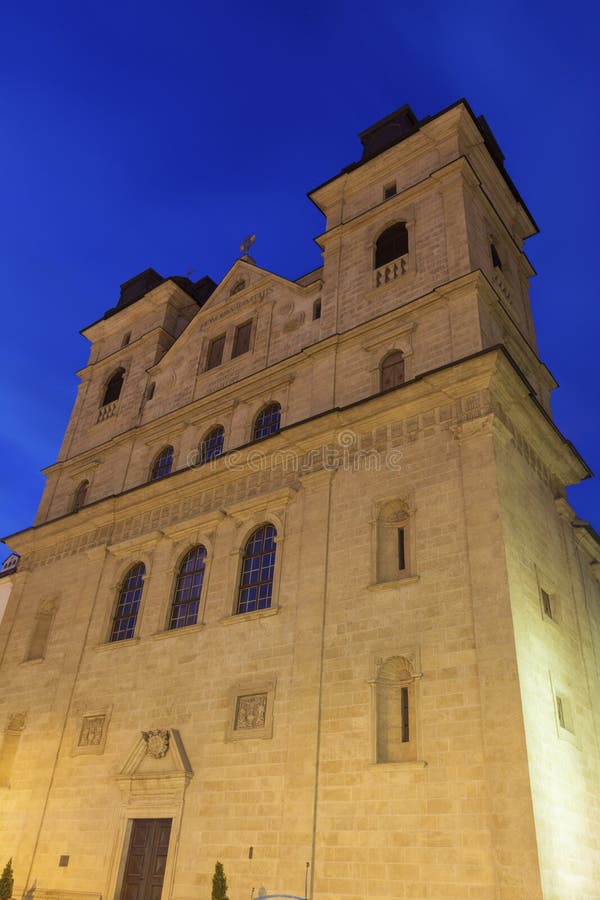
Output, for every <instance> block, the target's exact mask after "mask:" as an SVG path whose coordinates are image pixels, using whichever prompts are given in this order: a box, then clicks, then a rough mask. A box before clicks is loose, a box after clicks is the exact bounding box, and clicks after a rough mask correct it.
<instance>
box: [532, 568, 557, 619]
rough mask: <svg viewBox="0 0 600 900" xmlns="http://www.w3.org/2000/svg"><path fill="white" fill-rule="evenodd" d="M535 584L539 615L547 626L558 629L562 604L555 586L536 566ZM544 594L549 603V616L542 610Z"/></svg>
mask: <svg viewBox="0 0 600 900" xmlns="http://www.w3.org/2000/svg"><path fill="white" fill-rule="evenodd" d="M536 582H537V596H538V603H539V607H540V615H541V618H542V620H543V621H544V622H546V623H547V624H548V625H552V626H554V627H555V628H560V627H561V625H562V615H561V613H562V608H561V607H562V604H561V599H560V595H559V592H558V591H557V590H556V586H555V584H554V582H553V581H552V579H550V578H548V577H547V575H546V574H545V572H543V571H540V570H539V569H538V568H537V566H536ZM542 592H545V593H546V594H547V596H548V598H549V601H550V610H551V613H552V614H551V615H548V613H547V612H546V610H545V608H544V597H543V593H542Z"/></svg>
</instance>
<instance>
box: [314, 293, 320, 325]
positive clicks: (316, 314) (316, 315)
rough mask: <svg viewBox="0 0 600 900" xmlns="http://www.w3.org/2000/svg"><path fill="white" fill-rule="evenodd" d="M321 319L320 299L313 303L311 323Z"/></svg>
mask: <svg viewBox="0 0 600 900" xmlns="http://www.w3.org/2000/svg"><path fill="white" fill-rule="evenodd" d="M320 318H321V298H319V299H318V300H315V302H314V303H313V321H314V320H315V319H320Z"/></svg>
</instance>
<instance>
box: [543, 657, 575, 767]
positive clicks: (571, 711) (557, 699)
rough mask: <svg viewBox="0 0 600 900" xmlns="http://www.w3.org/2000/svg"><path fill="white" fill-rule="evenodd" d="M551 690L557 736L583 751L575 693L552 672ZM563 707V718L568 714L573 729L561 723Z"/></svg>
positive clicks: (550, 675) (550, 673)
mask: <svg viewBox="0 0 600 900" xmlns="http://www.w3.org/2000/svg"><path fill="white" fill-rule="evenodd" d="M549 678H550V690H551V693H552V707H553V713H554V724H555V727H556V735H557V737H558V739H559V740H561V741H566V742H567V743H568V744H572V745H573V746H574V747H576V748H577V749H578V750H580V749H581V744H580V738H579V734H578V728H577V717H576V715H575V702H574V698H573V692H572V690H571V689H570V687H569V686H568V685H565V684H564V683H563V682H562V681H561V679H560V678H556V677H555V676H554V675H553V673H552V672H549ZM561 705H562V711H563V717H564V714H565V713H567V714H568V719H569V723H570V726H571V727H568V726H567V724H565V725H563V724H562V723H561V721H560V719H561V713H560V706H561Z"/></svg>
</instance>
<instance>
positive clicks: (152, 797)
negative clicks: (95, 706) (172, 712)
mask: <svg viewBox="0 0 600 900" xmlns="http://www.w3.org/2000/svg"><path fill="white" fill-rule="evenodd" d="M167 733H168V734H169V735H170V740H169V750H168V754H167V755H166V756H164V757H163V756H162V755H161V756H160V757H159V758H158V759H152V760H151V762H152V766H151V767H150V768H149V769H148V770H144V768H143V766H142V763H143V762H144V760H145V759H147V756H146V749H147V747H146V739H145V737H144V732H142V733H141V735H140V737H139V738H138V739H137V740H136V741H135V743H134V744H133V746H132V748H131V751H130V753H129V756H128V757H127V760H126V762H125V765H124V766H123V768H122V770H121V772H120V774H119V775H117V777H116V779H115V780H116V782H117V784H118V786H119V788H120V790H121V804H120V806H117V805H116V804H115V806H116V810H115V815H114V818H113V825H112V831H113V834H114V840H113V846H112V850H111V855H110V864H109V871H108V874H107V881H106V894H105V896H106V897H108V898H110V900H116V898H117V897H118V896H119V894H120V892H121V888H122V886H123V876H124V874H125V864H126V862H127V853H128V851H129V841H130V839H131V829H132V827H133V824H132V823H133V820H134V819H171V835H170V838H169V849H168V852H167V860H166V864H165V875H164V880H163V888H162V894H161V900H169V898H170V897H171V896H172V893H173V882H174V879H175V865H176V861H177V853H178V850H179V837H180V833H181V824H182V819H183V809H184V804H185V793H186V789H187V786H188V784H189V782H190V780H191V778H192V777H193V772H192V769H191V767H190V764H189V760H188V758H187V755H186V753H185V749H184V747H183V743H182V741H181V737H180V735H179V732H178V731H177V730H176V729H170V731H169V732H167Z"/></svg>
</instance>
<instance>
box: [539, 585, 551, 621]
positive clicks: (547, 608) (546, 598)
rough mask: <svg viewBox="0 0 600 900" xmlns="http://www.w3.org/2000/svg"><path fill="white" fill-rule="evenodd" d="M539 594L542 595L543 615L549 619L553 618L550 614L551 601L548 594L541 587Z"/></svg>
mask: <svg viewBox="0 0 600 900" xmlns="http://www.w3.org/2000/svg"><path fill="white" fill-rule="evenodd" d="M540 594H541V597H542V610H543V612H544V615H545V616H548V618H549V619H553V618H554V616H553V615H552V601H551V599H550V594H548V592H547V591H545V590H544V589H543V588H540Z"/></svg>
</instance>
